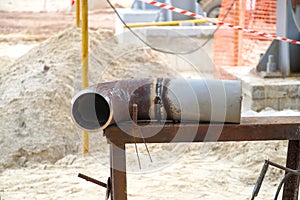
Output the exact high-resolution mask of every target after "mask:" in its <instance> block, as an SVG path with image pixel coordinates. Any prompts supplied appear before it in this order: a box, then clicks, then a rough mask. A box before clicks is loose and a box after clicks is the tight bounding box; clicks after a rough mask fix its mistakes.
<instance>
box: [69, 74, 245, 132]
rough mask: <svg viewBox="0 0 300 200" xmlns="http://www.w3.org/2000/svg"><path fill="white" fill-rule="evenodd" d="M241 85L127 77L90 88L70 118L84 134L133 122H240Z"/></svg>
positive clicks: (79, 97) (76, 99)
mask: <svg viewBox="0 0 300 200" xmlns="http://www.w3.org/2000/svg"><path fill="white" fill-rule="evenodd" d="M241 93H242V89H241V82H240V81H235V80H203V79H189V80H187V79H167V78H157V79H129V80H119V81H113V82H105V83H99V84H96V85H93V86H91V87H89V88H87V89H85V90H82V91H81V92H79V93H78V94H77V95H76V96H75V97H74V98H73V100H72V109H71V112H72V118H73V120H74V121H75V123H76V124H77V125H78V126H79V127H80V128H81V129H83V130H87V131H97V130H103V129H105V128H106V127H107V126H109V125H111V124H115V123H118V122H123V121H130V120H132V113H133V111H132V108H133V104H137V106H138V109H139V112H138V120H139V121H141V120H143V121H145V120H146V121H166V120H171V121H181V122H194V123H199V122H216V123H218V122H220V123H223V122H229V123H239V122H240V115H241V100H242V96H241Z"/></svg>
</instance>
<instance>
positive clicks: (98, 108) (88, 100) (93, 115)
mask: <svg viewBox="0 0 300 200" xmlns="http://www.w3.org/2000/svg"><path fill="white" fill-rule="evenodd" d="M72 114H73V118H74V120H75V121H76V123H77V124H78V125H79V126H81V127H82V128H84V129H86V130H98V129H100V128H101V127H102V126H103V125H104V124H105V123H106V122H107V121H108V120H109V115H110V107H109V104H108V103H107V101H106V100H105V98H104V97H102V96H101V95H99V94H96V93H85V94H82V95H81V96H79V97H78V98H77V99H76V100H75V102H74V104H73V107H72Z"/></svg>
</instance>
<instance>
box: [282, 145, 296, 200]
mask: <svg viewBox="0 0 300 200" xmlns="http://www.w3.org/2000/svg"><path fill="white" fill-rule="evenodd" d="M286 166H287V167H288V168H291V169H300V140H290V141H289V146H288V153H287V159H286ZM299 181H300V177H299V176H296V175H292V176H291V177H290V178H289V179H288V180H287V181H286V183H285V184H284V188H283V195H282V200H298V192H299Z"/></svg>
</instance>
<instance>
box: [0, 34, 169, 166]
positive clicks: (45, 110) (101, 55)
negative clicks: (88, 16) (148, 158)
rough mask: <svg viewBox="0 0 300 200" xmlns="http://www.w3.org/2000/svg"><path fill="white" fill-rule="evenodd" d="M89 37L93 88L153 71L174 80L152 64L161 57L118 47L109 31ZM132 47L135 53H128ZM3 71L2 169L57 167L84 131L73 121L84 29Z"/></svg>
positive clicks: (0, 88) (0, 101) (45, 44)
mask: <svg viewBox="0 0 300 200" xmlns="http://www.w3.org/2000/svg"><path fill="white" fill-rule="evenodd" d="M89 38H90V52H91V53H90V55H91V56H90V58H89V63H90V71H89V73H90V84H93V83H96V82H99V81H103V80H114V79H121V78H130V77H137V76H139V75H141V76H145V77H146V76H151V75H150V74H149V73H147V72H149V71H155V72H157V73H156V74H160V75H162V76H163V75H169V76H171V74H170V72H169V70H168V69H166V68H165V67H164V64H161V63H159V62H157V61H153V58H156V60H157V57H158V56H160V55H156V53H155V52H152V51H150V50H147V49H143V48H142V49H140V48H139V47H134V45H129V46H128V45H124V44H121V45H118V42H117V40H116V39H115V38H114V37H113V33H112V32H111V31H105V30H98V31H91V32H90V37H89ZM128 49H136V51H134V52H132V51H131V53H129V54H126V53H125V54H124V52H126V51H128ZM151 59H152V60H151ZM145 63H147V64H145ZM141 66H143V68H141ZM5 69H6V70H5V76H1V79H0V92H1V94H2V98H1V99H0V108H1V112H0V118H1V121H0V127H1V135H0V149H1V150H2V156H1V158H0V169H1V168H10V167H13V166H27V165H28V164H29V163H31V162H51V163H53V162H55V161H57V160H58V159H61V158H62V157H64V156H65V155H66V154H68V153H72V152H77V151H78V149H80V146H79V144H80V137H79V135H80V134H78V133H80V131H79V130H77V129H76V128H75V126H74V124H73V122H72V120H71V117H70V101H71V99H72V97H73V95H74V94H75V93H76V92H77V91H78V90H80V85H81V81H80V80H81V77H80V74H81V33H80V30H79V29H68V30H66V31H64V32H62V33H59V34H58V35H56V36H54V37H52V38H50V39H48V40H46V41H45V42H43V43H41V44H40V45H39V46H37V47H35V48H33V49H31V50H30V51H29V52H28V53H27V54H25V55H24V56H22V57H21V58H19V59H18V60H16V62H15V63H14V64H13V65H11V66H10V67H5ZM117 69H118V70H117ZM127 69H128V70H127ZM129 69H130V70H129ZM139 72H140V73H139ZM145 72H146V73H145ZM1 74H2V73H1ZM154 75H155V74H154ZM105 145H106V144H105Z"/></svg>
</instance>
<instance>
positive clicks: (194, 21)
mask: <svg viewBox="0 0 300 200" xmlns="http://www.w3.org/2000/svg"><path fill="white" fill-rule="evenodd" d="M211 19H213V20H218V19H217V18H211ZM187 22H191V23H195V24H201V23H206V22H209V21H208V20H206V19H192V20H177V21H167V22H148V23H147V22H146V23H128V24H127V26H128V27H129V28H136V27H144V26H178V25H179V24H180V23H187Z"/></svg>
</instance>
